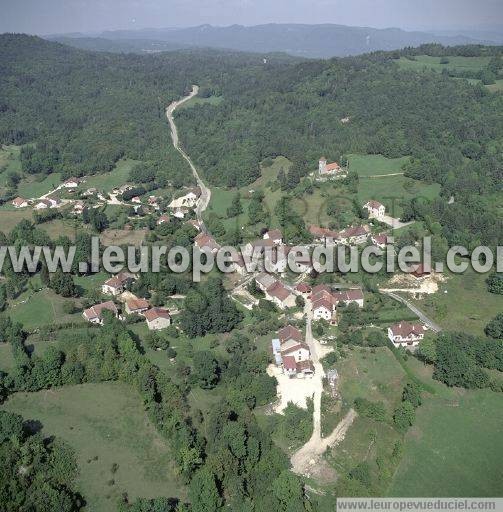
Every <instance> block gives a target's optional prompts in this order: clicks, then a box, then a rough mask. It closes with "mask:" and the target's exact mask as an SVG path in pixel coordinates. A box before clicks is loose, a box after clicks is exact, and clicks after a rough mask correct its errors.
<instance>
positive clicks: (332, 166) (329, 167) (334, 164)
mask: <svg viewBox="0 0 503 512" xmlns="http://www.w3.org/2000/svg"><path fill="white" fill-rule="evenodd" d="M340 168H341V167H340V165H339V164H338V163H337V162H332V163H330V164H327V165H326V167H325V169H326V170H327V171H337V170H339V169H340Z"/></svg>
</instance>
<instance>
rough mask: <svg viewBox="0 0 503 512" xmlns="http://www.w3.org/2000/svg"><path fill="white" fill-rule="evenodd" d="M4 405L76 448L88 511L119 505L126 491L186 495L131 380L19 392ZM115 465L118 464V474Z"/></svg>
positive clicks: (105, 511) (103, 511)
mask: <svg viewBox="0 0 503 512" xmlns="http://www.w3.org/2000/svg"><path fill="white" fill-rule="evenodd" d="M3 407H4V408H5V409H7V410H9V411H12V412H16V413H18V414H21V415H23V416H24V418H25V419H35V420H39V421H41V423H42V425H43V432H44V434H45V435H56V436H58V437H60V438H62V439H64V440H65V441H66V442H68V443H69V444H70V445H71V446H72V447H73V448H74V450H75V451H76V455H77V459H78V463H79V467H80V477H79V479H78V485H77V488H78V489H79V490H80V491H81V492H82V493H83V495H84V496H85V498H86V500H87V501H88V510H92V511H93V512H108V511H109V510H113V509H115V503H116V502H117V500H118V499H119V498H120V496H121V495H122V493H123V492H127V493H128V495H129V497H130V499H132V500H133V499H134V498H136V497H140V496H141V497H155V496H180V497H182V498H183V497H184V489H183V485H182V484H181V482H179V481H177V478H176V477H175V476H174V471H173V464H172V462H171V459H170V451H169V448H168V447H167V446H166V444H165V442H164V440H163V439H162V438H161V437H160V436H159V434H158V433H157V431H156V430H155V429H154V427H153V426H152V424H151V423H150V422H149V420H148V419H147V417H146V415H145V412H144V410H143V407H142V405H141V400H140V397H139V396H138V395H137V394H136V393H134V392H133V391H132V390H131V388H130V387H128V386H126V385H125V384H119V383H103V384H84V385H80V386H69V387H64V388H59V389H53V390H48V391H41V392H38V393H17V394H15V395H14V396H12V397H11V398H10V399H9V400H8V401H7V402H6V403H5V404H4V405H3ZM113 464H118V470H117V472H116V473H115V474H114V473H112V471H111V468H112V465H113ZM112 480H113V481H114V483H113V484H112Z"/></svg>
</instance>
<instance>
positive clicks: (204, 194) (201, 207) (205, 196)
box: [166, 85, 211, 232]
mask: <svg viewBox="0 0 503 512" xmlns="http://www.w3.org/2000/svg"><path fill="white" fill-rule="evenodd" d="M198 92H199V87H198V86H197V85H193V86H192V91H191V93H190V94H189V95H188V96H185V98H183V99H181V100H179V101H174V102H173V103H171V105H169V107H167V108H166V117H167V118H168V122H169V126H170V127H171V138H172V140H173V146H174V147H175V149H176V150H177V151H178V152H179V153H180V154H181V155H182V156H183V158H184V159H185V160H186V161H187V163H188V164H189V166H190V168H191V169H192V174H193V175H194V178H195V179H196V182H197V185H198V186H199V188H200V189H201V197H200V198H199V201H198V203H197V206H196V210H195V212H196V217H197V219H198V220H199V222H200V223H201V230H202V231H204V232H208V230H207V228H206V225H205V224H204V221H203V212H204V211H205V210H206V208H207V207H208V204H209V202H210V198H211V190H210V189H209V188H208V187H207V186H206V185H205V184H204V182H203V180H202V179H201V177H200V176H199V173H198V172H197V169H196V167H195V165H194V164H193V163H192V160H191V159H190V157H189V155H187V153H185V151H184V150H183V149H182V148H181V147H180V141H179V138H178V130H177V128H176V124H175V120H174V118H173V113H174V112H175V110H176V109H177V108H178V107H179V106H180V105H183V104H184V103H185V102H187V101H189V100H190V99H192V98H193V97H194V96H196V95H197V93H198Z"/></svg>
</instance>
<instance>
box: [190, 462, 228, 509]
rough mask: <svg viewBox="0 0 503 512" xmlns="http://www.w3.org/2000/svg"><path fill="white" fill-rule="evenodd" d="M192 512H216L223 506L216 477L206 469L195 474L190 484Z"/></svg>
mask: <svg viewBox="0 0 503 512" xmlns="http://www.w3.org/2000/svg"><path fill="white" fill-rule="evenodd" d="M189 498H190V502H191V504H192V512H216V511H217V510H218V509H220V507H221V506H222V498H221V497H220V494H219V492H218V487H217V483H216V479H215V475H214V474H213V473H212V472H211V471H210V470H209V469H208V468H206V467H203V468H201V469H199V470H198V471H196V472H195V474H194V478H193V479H192V481H191V482H190V487H189Z"/></svg>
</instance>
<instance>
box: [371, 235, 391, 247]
mask: <svg viewBox="0 0 503 512" xmlns="http://www.w3.org/2000/svg"><path fill="white" fill-rule="evenodd" d="M370 240H371V241H372V243H373V244H374V245H375V246H376V247H379V248H380V249H384V248H385V247H386V246H387V245H388V244H389V243H390V240H389V237H388V235H386V234H383V233H380V234H378V235H372V236H371V237H370Z"/></svg>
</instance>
